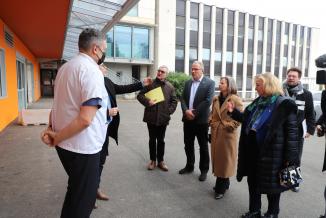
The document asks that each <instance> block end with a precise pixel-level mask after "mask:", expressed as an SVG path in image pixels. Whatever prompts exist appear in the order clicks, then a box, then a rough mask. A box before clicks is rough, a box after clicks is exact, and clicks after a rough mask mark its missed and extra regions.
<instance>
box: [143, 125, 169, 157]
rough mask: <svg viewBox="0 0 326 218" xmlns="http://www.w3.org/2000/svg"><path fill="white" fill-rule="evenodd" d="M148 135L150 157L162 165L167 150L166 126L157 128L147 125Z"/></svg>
mask: <svg viewBox="0 0 326 218" xmlns="http://www.w3.org/2000/svg"><path fill="white" fill-rule="evenodd" d="M147 128H148V134H149V142H148V145H149V156H150V159H151V160H152V161H156V160H157V162H158V163H160V162H161V161H164V150H165V142H164V138H165V131H166V125H162V126H156V125H153V124H149V123H147Z"/></svg>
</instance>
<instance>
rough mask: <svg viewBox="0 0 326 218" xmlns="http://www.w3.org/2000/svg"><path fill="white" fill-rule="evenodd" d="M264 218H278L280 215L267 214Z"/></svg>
mask: <svg viewBox="0 0 326 218" xmlns="http://www.w3.org/2000/svg"><path fill="white" fill-rule="evenodd" d="M262 218H278V214H271V213H265V214H264V216H262Z"/></svg>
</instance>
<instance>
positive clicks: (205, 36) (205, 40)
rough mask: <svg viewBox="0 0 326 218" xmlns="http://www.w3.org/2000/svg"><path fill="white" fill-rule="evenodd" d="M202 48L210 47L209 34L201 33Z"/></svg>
mask: <svg viewBox="0 0 326 218" xmlns="http://www.w3.org/2000/svg"><path fill="white" fill-rule="evenodd" d="M203 47H204V48H210V47H211V34H210V33H205V32H204V33H203Z"/></svg>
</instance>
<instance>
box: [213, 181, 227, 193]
mask: <svg viewBox="0 0 326 218" xmlns="http://www.w3.org/2000/svg"><path fill="white" fill-rule="evenodd" d="M229 187H230V179H229V178H221V177H216V182H215V193H219V194H224V193H225V191H226V190H227V189H229Z"/></svg>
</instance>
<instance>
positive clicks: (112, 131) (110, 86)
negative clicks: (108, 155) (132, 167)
mask: <svg viewBox="0 0 326 218" xmlns="http://www.w3.org/2000/svg"><path fill="white" fill-rule="evenodd" d="M104 84H105V88H106V91H107V92H108V94H109V97H110V102H111V107H117V99H116V95H118V94H125V93H131V92H135V91H138V90H141V89H142V88H143V84H142V83H141V82H138V83H134V84H130V85H117V84H115V83H113V82H112V81H111V80H110V79H109V78H107V77H104ZM119 124H120V114H119V112H118V114H117V115H116V116H114V117H113V119H112V121H111V122H110V124H109V126H108V129H107V132H106V137H109V136H110V137H111V138H113V139H114V140H115V141H116V143H117V144H118V129H119ZM108 144H109V141H108V140H106V142H105V143H104V145H103V149H108ZM105 147H106V148H105Z"/></svg>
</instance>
